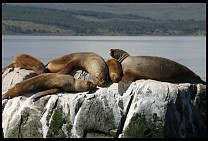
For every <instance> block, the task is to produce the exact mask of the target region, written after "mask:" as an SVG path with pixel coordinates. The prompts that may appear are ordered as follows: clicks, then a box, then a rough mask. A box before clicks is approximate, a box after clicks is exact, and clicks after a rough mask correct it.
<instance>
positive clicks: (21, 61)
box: [2, 54, 47, 75]
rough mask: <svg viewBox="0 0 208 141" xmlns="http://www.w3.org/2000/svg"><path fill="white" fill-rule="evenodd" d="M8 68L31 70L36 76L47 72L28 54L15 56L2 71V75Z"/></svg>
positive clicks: (39, 62) (38, 61)
mask: <svg viewBox="0 0 208 141" xmlns="http://www.w3.org/2000/svg"><path fill="white" fill-rule="evenodd" d="M8 68H21V69H27V70H33V71H35V73H36V74H37V75H39V74H42V73H45V72H47V70H46V69H45V66H44V64H43V63H42V62H41V61H40V60H39V59H37V58H35V57H33V56H31V55H28V54H20V55H17V56H16V57H15V58H14V59H13V61H12V63H11V64H10V65H8V66H6V67H5V68H3V69H2V73H4V72H5V71H6V70H7V69H8Z"/></svg>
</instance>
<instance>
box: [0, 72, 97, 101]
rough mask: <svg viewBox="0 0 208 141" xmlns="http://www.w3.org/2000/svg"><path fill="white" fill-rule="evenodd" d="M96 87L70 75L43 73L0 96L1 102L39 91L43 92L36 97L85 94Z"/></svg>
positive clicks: (18, 84)
mask: <svg viewBox="0 0 208 141" xmlns="http://www.w3.org/2000/svg"><path fill="white" fill-rule="evenodd" d="M96 87H97V86H96V85H95V84H93V83H92V82H90V81H86V80H80V79H75V78H74V77H73V76H71V75H65V74H58V73H45V74H41V75H38V76H35V77H32V78H29V79H27V80H24V81H22V82H20V83H17V84H15V85H14V86H13V87H12V88H10V89H9V90H8V91H7V92H6V93H5V94H3V95H2V100H3V99H9V98H12V97H16V96H20V95H24V94H30V93H37V92H40V91H45V92H40V93H39V94H38V97H39V96H42V95H47V94H53V93H56V92H85V91H90V90H92V89H95V88H96Z"/></svg>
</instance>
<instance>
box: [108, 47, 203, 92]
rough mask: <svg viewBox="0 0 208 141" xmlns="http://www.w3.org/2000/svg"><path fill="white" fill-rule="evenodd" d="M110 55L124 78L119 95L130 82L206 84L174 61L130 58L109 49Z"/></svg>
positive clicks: (141, 57)
mask: <svg viewBox="0 0 208 141" xmlns="http://www.w3.org/2000/svg"><path fill="white" fill-rule="evenodd" d="M110 55H111V56H112V57H113V58H115V59H117V60H118V61H119V62H120V63H121V65H122V70H123V74H124V76H123V77H122V80H121V81H120V82H119V84H118V91H119V93H120V94H121V93H123V92H124V91H125V90H126V89H127V88H128V86H129V85H130V84H131V82H132V81H135V80H137V79H154V80H158V81H164V82H171V83H202V84H206V82H204V81H203V80H202V79H201V78H200V77H199V76H198V75H197V74H195V73H194V72H193V71H191V70H190V69H189V68H187V67H186V66H184V65H182V64H179V63H177V62H175V61H172V60H169V59H166V58H162V57H156V56H130V55H129V54H128V53H127V52H126V51H124V50H120V49H111V50H110Z"/></svg>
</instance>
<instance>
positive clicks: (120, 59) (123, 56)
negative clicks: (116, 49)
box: [118, 53, 130, 63]
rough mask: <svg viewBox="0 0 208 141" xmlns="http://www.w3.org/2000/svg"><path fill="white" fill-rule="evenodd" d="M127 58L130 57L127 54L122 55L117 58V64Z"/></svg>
mask: <svg viewBox="0 0 208 141" xmlns="http://www.w3.org/2000/svg"><path fill="white" fill-rule="evenodd" d="M128 56H130V55H129V54H128V53H124V54H123V55H122V56H121V57H120V58H118V62H120V63H122V62H123V60H125V59H126V57H128Z"/></svg>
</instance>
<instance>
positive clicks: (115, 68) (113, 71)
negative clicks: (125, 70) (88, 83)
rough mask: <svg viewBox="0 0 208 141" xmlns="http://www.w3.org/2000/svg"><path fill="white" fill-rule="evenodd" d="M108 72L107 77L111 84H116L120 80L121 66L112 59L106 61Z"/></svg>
mask: <svg viewBox="0 0 208 141" xmlns="http://www.w3.org/2000/svg"><path fill="white" fill-rule="evenodd" d="M106 64H107V66H108V70H109V76H110V79H111V81H112V82H113V83H117V82H118V81H120V80H121V78H122V67H121V64H120V63H119V62H118V61H117V60H116V59H114V58H112V59H109V60H107V61H106Z"/></svg>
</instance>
